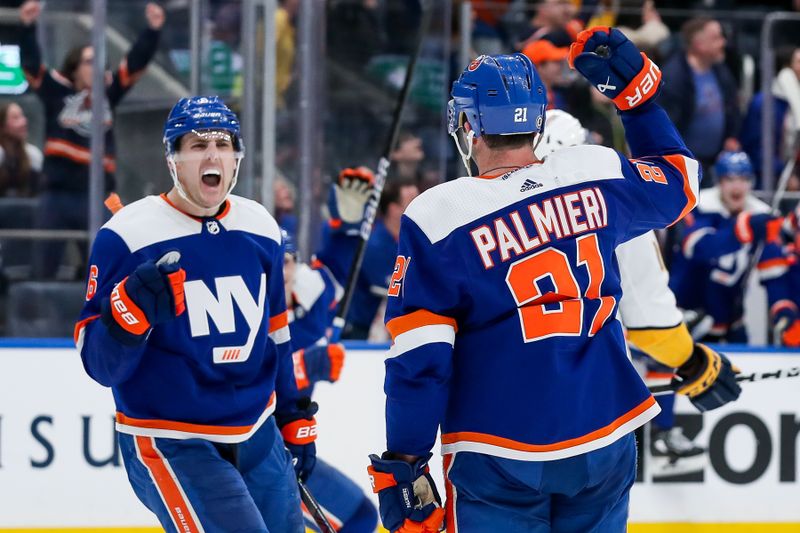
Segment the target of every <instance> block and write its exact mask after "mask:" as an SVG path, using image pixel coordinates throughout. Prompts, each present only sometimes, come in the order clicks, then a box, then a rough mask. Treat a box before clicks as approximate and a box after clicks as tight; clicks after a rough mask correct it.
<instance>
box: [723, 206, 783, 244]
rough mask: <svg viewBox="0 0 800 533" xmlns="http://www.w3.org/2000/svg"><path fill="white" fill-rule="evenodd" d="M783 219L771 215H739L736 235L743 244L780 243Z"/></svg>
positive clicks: (745, 213)
mask: <svg viewBox="0 0 800 533" xmlns="http://www.w3.org/2000/svg"><path fill="white" fill-rule="evenodd" d="M782 227H783V218H782V217H776V216H774V215H771V214H769V213H756V214H752V213H747V212H744V213H739V215H738V216H737V217H736V226H735V228H734V234H735V235H736V239H737V240H738V241H739V242H741V243H742V244H748V243H754V244H759V243H763V242H779V241H780V236H781V228H782Z"/></svg>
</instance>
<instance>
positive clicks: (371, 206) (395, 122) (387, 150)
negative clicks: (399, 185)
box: [330, 2, 432, 342]
mask: <svg viewBox="0 0 800 533" xmlns="http://www.w3.org/2000/svg"><path fill="white" fill-rule="evenodd" d="M421 4H422V22H421V24H420V28H419V34H418V35H417V43H416V47H415V49H414V54H413V55H412V56H411V60H410V61H409V63H408V68H407V69H406V77H405V80H404V81H403V87H402V89H401V90H400V97H399V98H398V99H397V105H396V106H395V108H394V115H393V116H392V123H391V130H390V132H389V137H388V138H387V139H386V145H385V146H384V148H383V153H382V155H381V158H380V160H379V161H378V168H377V172H376V173H375V186H374V187H373V189H372V192H371V193H370V195H369V200H368V201H367V207H366V210H365V212H364V219H363V220H362V221H361V229H360V231H359V237H360V238H361V240H360V241H359V243H358V248H357V249H356V254H355V256H354V257H353V262H352V263H351V264H350V272H349V274H348V276H347V284H346V285H345V291H344V296H342V301H341V303H340V304H339V310H338V311H337V313H336V317H335V318H334V319H333V329H332V331H331V337H330V342H338V341H339V337H341V335H342V329H344V326H345V322H346V320H347V312H348V311H349V310H350V301H351V300H352V299H353V292H355V288H356V282H357V281H358V274H359V272H361V263H362V262H363V261H364V252H365V251H366V249H367V241H369V236H370V234H371V233H372V225H373V224H374V223H375V215H376V214H377V212H378V203H379V202H380V199H381V194H382V193H383V187H384V185H385V184H386V174H387V173H388V172H389V166H390V165H391V162H390V161H389V156H390V154H391V153H392V150H393V149H394V147H395V144H397V137H398V135H399V134H400V124H401V121H402V118H403V110H404V109H405V107H406V102H407V101H408V95H409V93H410V92H411V82H412V80H413V79H414V70H415V69H416V66H417V59H419V56H420V53H421V52H422V43H423V40H424V39H425V34H426V33H427V32H428V25H429V23H430V19H431V12H432V9H431V8H430V7H428V6H426V5H425V2H421Z"/></svg>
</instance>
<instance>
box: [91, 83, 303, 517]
mask: <svg viewBox="0 0 800 533" xmlns="http://www.w3.org/2000/svg"><path fill="white" fill-rule="evenodd" d="M164 145H165V148H166V152H167V165H168V167H169V170H170V173H171V175H172V178H173V182H174V186H173V188H172V190H170V191H169V192H168V193H167V194H162V195H160V196H148V197H146V198H144V199H142V200H139V201H137V202H134V203H132V204H130V205H128V206H127V207H124V208H123V209H121V210H119V212H117V213H116V214H115V215H114V217H112V218H111V220H110V221H109V222H108V223H106V224H105V225H104V226H103V227H102V228H101V229H100V231H99V232H98V233H97V237H96V238H95V241H94V245H93V248H92V254H91V258H90V265H91V267H90V270H89V284H88V291H87V295H86V303H85V305H84V308H83V311H82V312H81V317H80V318H81V320H80V322H79V323H78V324H77V326H76V327H75V342H76V344H77V346H78V350H79V352H80V354H81V357H82V359H83V364H84V367H85V368H86V371H87V372H88V374H89V375H90V376H91V377H92V378H93V379H94V380H95V381H97V382H99V383H100V384H102V385H105V386H107V387H111V389H112V392H113V394H114V400H115V402H116V407H117V414H116V419H117V431H118V433H119V444H120V448H121V450H122V457H123V460H124V462H125V469H126V470H127V472H128V479H129V481H130V483H131V486H132V487H133V490H134V492H135V493H136V495H137V496H138V498H139V499H140V500H141V501H142V503H144V505H145V506H147V508H148V509H150V510H151V511H152V512H153V513H154V514H155V515H156V516H157V517H158V520H159V521H160V522H161V525H162V526H163V527H164V529H165V530H166V531H168V532H175V531H181V532H202V531H205V532H207V533H210V532H229V531H252V532H263V533H267V532H272V533H276V532H295V533H299V532H302V531H304V528H303V518H302V515H301V511H300V497H299V494H298V490H297V481H296V476H298V475H299V476H300V477H301V478H305V477H306V476H307V475H308V473H309V471H310V469H311V468H312V467H313V464H314V457H315V449H314V438H315V436H316V425H315V422H314V416H313V415H314V412H315V411H316V405H315V404H313V403H310V401H309V400H308V399H307V398H303V397H301V396H300V394H299V393H298V390H297V386H296V384H295V379H294V374H293V370H292V358H291V353H290V338H289V326H288V324H287V313H286V297H285V295H284V282H283V247H282V243H281V234H280V230H279V228H278V225H277V223H276V222H275V220H274V219H273V218H272V216H270V214H269V213H268V212H267V211H266V210H265V209H264V208H263V206H261V205H259V204H257V203H256V202H253V201H251V200H247V199H245V198H241V197H238V196H233V195H229V193H230V191H231V189H233V187H234V185H235V184H236V177H237V174H238V172H239V166H240V162H241V159H242V157H243V156H244V146H243V143H242V138H241V136H240V133H239V121H238V119H237V117H236V115H235V114H234V113H233V112H232V111H231V110H230V109H228V107H227V106H225V104H224V103H222V102H221V101H220V100H219V99H218V98H217V97H195V98H184V99H182V100H180V101H179V102H178V103H177V104H176V105H175V107H173V109H172V111H171V112H170V115H169V117H168V119H167V123H166V125H165V128H164ZM273 414H274V416H273ZM279 428H281V429H279ZM281 434H283V437H284V438H283V439H282V438H281ZM286 448H288V449H289V450H290V451H291V454H290V451H287V449H286ZM293 461H294V463H295V465H294V468H293V467H292V463H293Z"/></svg>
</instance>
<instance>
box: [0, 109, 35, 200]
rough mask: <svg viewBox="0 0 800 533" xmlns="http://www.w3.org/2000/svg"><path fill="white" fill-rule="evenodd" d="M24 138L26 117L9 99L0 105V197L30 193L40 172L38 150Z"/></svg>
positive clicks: (29, 194) (32, 193) (27, 194)
mask: <svg viewBox="0 0 800 533" xmlns="http://www.w3.org/2000/svg"><path fill="white" fill-rule="evenodd" d="M27 141H28V119H27V118H26V117H25V113H23V112H22V108H21V107H20V106H19V105H17V104H15V103H13V102H11V103H7V104H3V105H2V106H0V196H33V195H34V194H35V193H36V190H37V187H38V182H39V177H40V175H41V172H42V159H43V156H42V151H41V150H39V149H38V148H36V147H35V146H34V145H32V144H30V143H29V142H27Z"/></svg>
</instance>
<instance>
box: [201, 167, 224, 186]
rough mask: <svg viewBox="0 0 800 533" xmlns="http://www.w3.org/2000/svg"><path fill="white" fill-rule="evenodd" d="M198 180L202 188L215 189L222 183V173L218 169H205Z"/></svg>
mask: <svg viewBox="0 0 800 533" xmlns="http://www.w3.org/2000/svg"><path fill="white" fill-rule="evenodd" d="M200 179H201V181H202V182H203V185H204V187H207V188H210V189H216V188H217V187H219V186H220V184H221V183H222V172H221V171H220V169H218V168H207V169H205V170H203V174H202V175H201V178H200Z"/></svg>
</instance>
